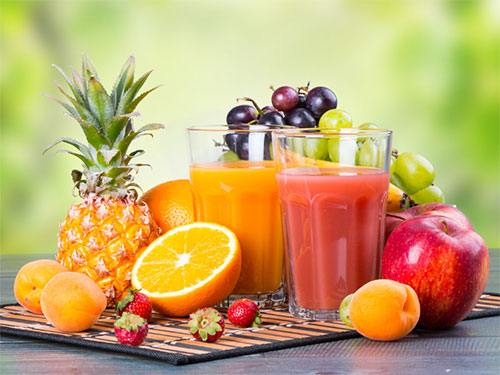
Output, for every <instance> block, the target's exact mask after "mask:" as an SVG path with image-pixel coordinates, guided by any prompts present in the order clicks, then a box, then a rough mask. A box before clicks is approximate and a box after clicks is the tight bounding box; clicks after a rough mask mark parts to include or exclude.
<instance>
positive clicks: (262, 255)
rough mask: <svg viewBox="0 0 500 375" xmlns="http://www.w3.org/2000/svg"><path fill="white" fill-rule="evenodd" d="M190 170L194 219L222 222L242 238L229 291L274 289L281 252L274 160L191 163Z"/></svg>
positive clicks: (280, 272) (279, 272) (279, 280)
mask: <svg viewBox="0 0 500 375" xmlns="http://www.w3.org/2000/svg"><path fill="white" fill-rule="evenodd" d="M189 173H190V180H191V186H192V188H193V198H194V206H195V209H194V216H195V220H197V221H208V222H215V223H218V224H221V225H224V226H226V227H228V228H229V229H231V230H232V231H233V232H234V233H236V236H237V237H238V240H239V241H240V246H241V251H242V268H241V275H240V279H239V281H238V284H237V285H236V288H235V290H234V291H233V294H261V293H264V294H266V293H271V292H274V291H276V290H278V289H279V288H280V287H281V286H282V285H281V284H282V275H283V257H284V255H283V238H282V230H281V217H280V205H279V200H278V185H277V182H276V177H275V169H274V163H273V161H236V162H210V163H195V164H193V165H191V166H190V167H189Z"/></svg>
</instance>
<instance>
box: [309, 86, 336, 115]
mask: <svg viewBox="0 0 500 375" xmlns="http://www.w3.org/2000/svg"><path fill="white" fill-rule="evenodd" d="M306 108H307V109H308V110H309V111H311V113H312V114H313V115H314V117H316V118H320V117H321V115H322V114H323V113H325V112H326V111H328V110H330V109H334V108H337V97H336V96H335V94H334V92H333V91H332V90H330V89H329V88H328V87H323V86H318V87H315V88H313V89H312V90H310V91H309V93H308V94H307V98H306Z"/></svg>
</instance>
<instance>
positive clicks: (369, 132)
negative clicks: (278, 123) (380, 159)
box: [273, 127, 392, 138]
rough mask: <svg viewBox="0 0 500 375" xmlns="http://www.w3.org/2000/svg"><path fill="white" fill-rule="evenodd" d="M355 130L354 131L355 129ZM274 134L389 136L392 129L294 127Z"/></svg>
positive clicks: (300, 135)
mask: <svg viewBox="0 0 500 375" xmlns="http://www.w3.org/2000/svg"><path fill="white" fill-rule="evenodd" d="M353 130H354V131H353ZM273 134H274V135H275V136H276V137H294V138H305V137H328V136H365V137H366V136H378V137H380V136H384V135H385V136H389V135H391V134H392V130H389V129H385V128H377V129H362V128H357V127H352V128H318V127H316V128H294V129H279V130H275V131H274V132H273Z"/></svg>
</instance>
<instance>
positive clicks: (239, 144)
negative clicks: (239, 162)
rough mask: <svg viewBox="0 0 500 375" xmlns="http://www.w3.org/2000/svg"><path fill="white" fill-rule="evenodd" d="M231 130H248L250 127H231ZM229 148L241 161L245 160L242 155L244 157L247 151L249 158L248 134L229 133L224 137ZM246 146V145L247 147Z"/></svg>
mask: <svg viewBox="0 0 500 375" xmlns="http://www.w3.org/2000/svg"><path fill="white" fill-rule="evenodd" d="M229 129H248V125H231V126H229ZM224 139H225V141H226V145H227V147H229V149H230V150H231V151H233V152H235V153H236V154H237V155H238V157H239V158H240V159H244V158H243V157H242V156H241V155H240V154H243V155H244V152H245V151H242V150H246V157H247V158H248V134H247V133H245V132H234V133H227V134H226V135H225V136H224ZM245 144H246V145H245Z"/></svg>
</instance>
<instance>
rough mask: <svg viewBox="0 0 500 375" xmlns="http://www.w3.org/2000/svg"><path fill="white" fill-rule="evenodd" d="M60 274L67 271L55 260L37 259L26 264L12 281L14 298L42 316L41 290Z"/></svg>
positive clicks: (27, 308)
mask: <svg viewBox="0 0 500 375" xmlns="http://www.w3.org/2000/svg"><path fill="white" fill-rule="evenodd" d="M61 272H68V270H67V269H66V267H64V266H63V265H62V264H60V263H58V262H56V261H55V260H50V259H39V260H35V261H33V262H29V263H26V264H25V265H24V266H22V267H21V269H20V270H19V271H18V272H17V275H16V279H15V280H14V296H15V297H16V300H17V302H19V304H20V305H21V306H23V307H24V308H25V309H26V310H28V311H31V312H32V313H35V314H42V307H41V306H40V295H41V293H42V290H43V288H44V287H45V285H46V284H47V283H48V282H49V280H50V279H52V278H53V277H54V276H55V275H57V274H58V273H61Z"/></svg>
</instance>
